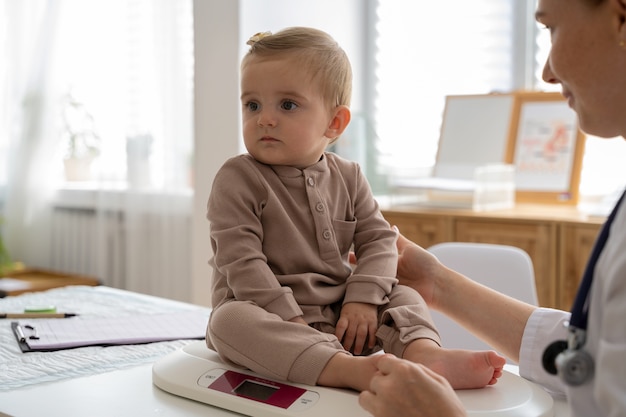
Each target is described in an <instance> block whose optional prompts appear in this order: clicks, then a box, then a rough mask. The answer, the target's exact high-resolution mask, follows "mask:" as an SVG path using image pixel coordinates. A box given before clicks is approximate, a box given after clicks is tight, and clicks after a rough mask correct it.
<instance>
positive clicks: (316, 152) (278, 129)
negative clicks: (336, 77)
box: [241, 57, 332, 168]
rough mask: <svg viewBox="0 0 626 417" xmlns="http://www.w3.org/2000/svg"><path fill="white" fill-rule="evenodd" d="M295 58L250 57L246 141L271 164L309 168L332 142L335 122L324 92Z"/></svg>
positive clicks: (245, 73) (244, 89) (244, 80)
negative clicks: (333, 122) (329, 134)
mask: <svg viewBox="0 0 626 417" xmlns="http://www.w3.org/2000/svg"><path fill="white" fill-rule="evenodd" d="M312 78H313V77H312V76H311V74H310V73H309V72H308V71H307V69H306V68H302V66H301V65H298V62H297V61H296V60H294V59H287V58H281V57H275V58H265V59H261V58H258V57H251V58H250V59H249V60H248V61H247V63H246V65H245V66H244V67H243V68H242V72H241V105H242V118H243V138H244V143H245V145H246V149H247V150H248V152H249V153H250V154H251V155H252V156H253V157H254V158H255V159H257V160H258V161H260V162H263V163H266V164H270V165H289V166H294V167H297V168H305V167H308V166H310V165H313V164H315V163H316V162H317V161H319V159H320V157H321V156H322V154H323V152H324V150H325V149H326V147H327V146H328V144H329V142H330V140H331V139H330V138H328V137H326V134H327V133H328V129H329V125H330V123H331V121H332V116H331V112H330V111H329V110H328V108H327V107H326V106H325V103H324V100H323V97H322V92H321V88H320V87H319V85H318V83H316V82H314V81H312Z"/></svg>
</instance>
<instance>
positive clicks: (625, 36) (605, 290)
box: [360, 0, 626, 417]
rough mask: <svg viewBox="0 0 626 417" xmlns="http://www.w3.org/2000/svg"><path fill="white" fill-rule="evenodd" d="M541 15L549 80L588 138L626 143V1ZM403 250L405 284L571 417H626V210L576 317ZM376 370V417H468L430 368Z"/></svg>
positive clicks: (605, 234) (590, 269)
mask: <svg viewBox="0 0 626 417" xmlns="http://www.w3.org/2000/svg"><path fill="white" fill-rule="evenodd" d="M536 16H537V20H538V21H539V22H540V23H541V24H542V25H544V26H545V27H546V30H549V31H550V34H551V37H552V50H551V52H550V56H549V58H548V61H547V62H546V65H545V68H544V72H543V78H544V80H546V81H547V82H550V83H555V84H561V87H562V92H563V95H564V96H565V97H566V98H567V100H568V103H569V105H570V106H571V107H572V108H573V109H574V110H575V111H576V113H577V114H578V119H579V123H580V126H581V128H582V129H583V130H584V131H585V132H587V133H590V134H593V135H597V136H602V137H613V136H618V135H619V136H622V137H624V136H626V0H539V2H538V7H537V10H536ZM625 180H626V178H625ZM398 248H399V252H400V259H399V264H398V275H399V276H400V277H401V283H402V284H405V285H410V286H412V287H413V288H415V289H416V290H418V291H419V292H420V293H421V295H422V296H423V297H424V299H425V300H426V301H427V302H428V303H429V305H430V306H431V307H432V308H434V309H436V310H439V311H441V312H443V313H445V314H446V315H448V316H449V317H451V318H453V319H454V320H456V321H457V322H459V323H461V324H462V325H464V326H465V327H466V328H468V329H469V330H471V331H472V332H473V333H474V334H476V335H477V336H479V337H481V338H482V339H484V340H485V341H487V342H489V343H490V344H491V345H492V346H494V347H495V348H496V349H498V350H499V351H500V352H502V353H503V354H505V355H506V356H508V357H510V358H513V359H516V360H518V362H519V366H520V375H522V376H523V377H525V378H527V379H529V380H532V381H535V382H537V383H539V384H541V385H543V386H544V387H546V388H548V389H549V390H551V391H554V392H560V393H565V394H566V395H567V399H568V402H569V406H570V409H571V411H570V412H571V416H585V417H599V416H614V417H617V416H626V204H623V205H620V204H619V202H618V204H617V205H616V209H615V210H614V212H613V213H612V215H611V216H609V219H607V224H606V225H605V227H604V228H603V231H602V232H601V233H600V235H599V237H598V239H597V241H596V247H595V248H594V253H592V255H591V257H590V259H589V262H588V265H587V271H586V273H585V276H584V277H583V281H582V282H581V287H580V289H579V293H578V295H577V299H576V302H575V305H574V307H573V309H572V314H571V315H570V313H567V312H563V311H558V310H550V309H545V308H536V307H533V306H530V305H527V304H524V303H522V302H519V301H517V300H514V299H511V298H509V297H506V296H504V295H502V294H500V293H497V292H495V291H492V290H490V289H488V288H486V287H483V286H481V285H479V284H477V283H475V282H474V281H472V280H470V279H468V278H466V277H464V276H462V275H461V274H459V273H457V272H455V271H452V270H450V269H448V268H446V267H445V266H443V265H442V264H441V263H439V261H437V259H436V258H435V257H434V256H433V255H431V254H429V253H428V252H426V251H425V250H424V249H422V248H420V247H419V246H417V245H415V244H414V243H412V242H410V241H408V240H407V239H406V238H404V237H403V236H400V238H399V241H398ZM502 274H503V278H506V271H502ZM378 369H379V374H378V375H377V376H375V377H374V378H373V379H372V381H371V384H370V389H369V390H368V391H364V392H362V393H361V396H360V404H361V405H362V406H363V407H364V408H365V409H366V410H368V411H369V412H371V413H372V414H373V415H374V416H376V417H392V416H393V417H396V416H405V417H410V416H438V417H443V416H464V415H465V411H464V410H463V407H462V405H461V404H460V402H459V400H458V398H457V397H456V395H455V393H454V391H453V390H452V389H451V388H450V386H449V384H448V383H447V382H446V381H445V379H443V378H441V377H439V376H437V375H435V374H433V373H432V372H429V370H428V369H425V368H423V367H420V366H418V365H415V364H409V363H407V362H406V361H402V360H400V359H396V358H394V357H391V356H389V355H386V356H384V357H382V358H381V359H380V361H379V363H378ZM553 373H556V375H555V374H553Z"/></svg>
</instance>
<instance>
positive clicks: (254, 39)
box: [246, 32, 272, 45]
mask: <svg viewBox="0 0 626 417" xmlns="http://www.w3.org/2000/svg"><path fill="white" fill-rule="evenodd" d="M271 35H272V32H258V33H255V34H254V35H253V36H251V37H250V39H248V42H246V44H247V45H254V44H255V43H257V42H258V41H260V40H261V39H263V38H264V37H266V36H271Z"/></svg>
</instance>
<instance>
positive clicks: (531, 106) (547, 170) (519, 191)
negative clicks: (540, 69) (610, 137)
mask: <svg viewBox="0 0 626 417" xmlns="http://www.w3.org/2000/svg"><path fill="white" fill-rule="evenodd" d="M514 95H515V100H514V104H513V110H512V115H511V123H510V130H509V139H508V144H507V153H506V159H505V162H507V163H510V164H513V165H514V166H515V186H516V193H515V198H516V202H519V203H541V204H564V205H575V204H577V203H578V197H579V192H578V187H579V184H580V174H581V169H582V159H583V154H584V147H585V136H584V134H583V133H582V131H581V130H580V128H579V126H578V118H577V115H576V113H575V112H574V110H572V109H571V108H570V107H569V106H568V103H567V101H566V100H565V98H564V97H563V96H562V95H561V94H560V93H558V92H525V91H521V92H515V93H514Z"/></svg>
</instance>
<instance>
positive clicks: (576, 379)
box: [542, 191, 626, 386]
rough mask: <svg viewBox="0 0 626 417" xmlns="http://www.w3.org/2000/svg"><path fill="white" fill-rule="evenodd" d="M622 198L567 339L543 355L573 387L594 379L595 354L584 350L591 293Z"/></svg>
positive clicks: (596, 252) (594, 255)
mask: <svg viewBox="0 0 626 417" xmlns="http://www.w3.org/2000/svg"><path fill="white" fill-rule="evenodd" d="M625 194H626V191H625V192H624V194H622V196H621V197H620V198H619V200H618V202H617V204H615V207H614V208H613V211H612V212H611V214H610V215H609V217H608V218H607V220H606V222H605V223H604V226H603V227H602V230H601V231H600V234H599V235H598V238H597V240H596V243H595V245H594V247H593V251H592V252H591V256H590V257H589V261H588V262H587V266H586V268H585V272H584V274H583V279H582V281H581V284H580V288H579V289H578V293H577V294H576V299H575V300H574V305H573V307H572V315H571V317H570V321H569V324H568V335H567V340H557V341H556V342H554V343H552V344H550V345H549V346H548V347H547V348H546V350H545V351H544V353H543V358H542V359H543V360H542V361H543V367H544V369H545V370H546V371H547V372H549V373H551V374H553V375H557V374H558V375H559V377H560V378H561V380H563V382H564V383H565V384H567V385H569V386H578V385H582V384H584V383H587V382H589V381H590V380H591V379H592V378H593V372H594V361H593V358H592V357H591V355H590V354H589V353H588V352H587V351H586V350H583V347H584V345H585V341H586V339H587V319H588V317H589V292H590V290H591V284H592V282H593V275H594V274H593V271H594V269H595V266H596V263H597V262H598V258H599V257H600V253H601V252H602V249H604V245H605V244H606V241H607V239H608V238H609V229H610V226H611V223H612V222H613V219H614V218H615V214H616V213H617V209H618V208H619V206H620V204H621V203H622V200H623V199H624V195H625Z"/></svg>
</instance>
